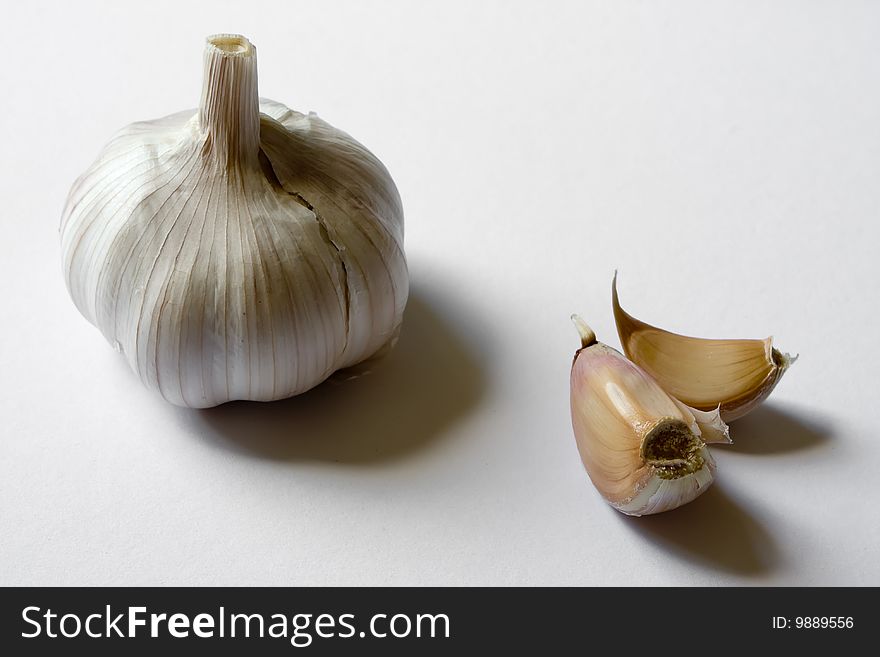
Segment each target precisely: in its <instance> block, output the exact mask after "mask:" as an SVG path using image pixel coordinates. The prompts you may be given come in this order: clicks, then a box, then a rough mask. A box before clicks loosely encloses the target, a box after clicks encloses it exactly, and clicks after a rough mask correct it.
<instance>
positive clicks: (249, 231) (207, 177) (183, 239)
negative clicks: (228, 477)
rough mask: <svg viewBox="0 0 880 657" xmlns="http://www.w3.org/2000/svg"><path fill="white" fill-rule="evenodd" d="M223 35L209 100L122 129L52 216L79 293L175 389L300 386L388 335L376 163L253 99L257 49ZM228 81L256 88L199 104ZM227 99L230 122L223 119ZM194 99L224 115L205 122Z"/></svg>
mask: <svg viewBox="0 0 880 657" xmlns="http://www.w3.org/2000/svg"><path fill="white" fill-rule="evenodd" d="M221 36H222V37H224V38H226V37H234V35H221ZM234 39H242V38H241V37H234ZM234 39H233V41H231V42H229V43H228V44H225V45H224V48H227V49H229V52H227V50H225V49H221V48H219V47H216V46H215V50H214V51H212V50H211V47H212V45H211V44H210V43H209V47H208V51H207V54H206V73H207V72H208V71H209V70H210V71H212V73H211V74H212V75H214V74H216V75H219V73H217V72H218V71H220V72H222V73H223V75H224V76H226V77H222V76H221V78H222V79H221V82H223V81H225V82H223V84H227V83H228V84H231V85H232V86H231V87H228V88H226V87H224V86H223V84H220V83H218V82H217V80H213V79H211V80H208V81H207V82H206V89H207V90H208V91H206V92H205V94H206V96H205V97H207V98H208V102H209V105H210V106H209V110H210V111H205V108H204V107H203V108H202V110H200V111H199V112H196V111H195V110H192V111H189V112H182V113H178V114H175V115H172V116H169V117H165V118H163V119H159V120H157V121H151V122H142V123H136V124H133V125H131V126H129V127H127V128H125V129H123V130H122V131H121V132H120V133H118V134H117V135H116V136H115V137H114V138H113V140H112V141H111V142H110V143H109V144H108V145H107V146H106V147H105V149H104V150H103V151H102V153H101V155H100V156H99V158H98V160H97V161H96V162H95V163H94V164H93V165H92V166H91V167H90V168H89V169H88V170H87V171H86V172H85V173H84V174H83V175H82V176H81V177H80V178H79V179H78V181H77V182H76V183H75V185H74V187H73V189H72V190H71V193H70V195H69V197H68V201H67V205H66V207H65V210H64V214H63V217H62V224H61V242H62V255H63V267H64V274H65V279H66V281H67V285H68V289H69V291H70V294H71V296H72V298H73V300H74V302H75V303H76V305H77V308H79V310H80V312H82V314H83V315H84V316H85V317H86V318H87V319H88V320H89V321H90V322H92V323H93V324H95V325H96V326H97V327H98V328H99V329H100V330H101V331H102V333H103V334H104V335H105V337H106V338H107V340H108V341H110V342H111V344H118V345H119V346H120V349H121V351H122V352H123V353H124V355H125V357H126V359H127V361H128V363H129V364H130V366H131V367H132V369H133V370H134V371H135V372H136V373H137V374H138V376H139V377H140V378H141V380H142V381H143V382H144V383H145V384H146V385H147V386H148V387H150V388H152V389H155V390H157V391H158V392H159V393H160V394H161V395H162V396H163V397H164V398H165V399H167V400H169V401H171V402H172V403H175V404H178V405H182V406H190V407H200V408H202V407H209V406H215V405H217V404H221V403H224V402H226V401H230V400H233V399H251V400H259V401H269V400H274V399H281V398H284V397H289V396H291V395H295V394H298V393H300V392H304V391H305V390H308V389H309V388H311V387H313V386H315V385H317V384H318V383H320V382H321V381H323V380H324V379H326V378H327V377H328V376H330V374H332V373H333V372H334V371H336V370H338V369H341V368H344V367H348V366H351V365H354V364H356V363H358V362H361V361H363V360H366V359H367V358H369V357H371V356H372V355H373V354H374V353H376V352H378V351H380V350H381V349H382V348H383V347H384V346H385V345H386V344H387V343H389V342H390V341H393V338H394V337H395V336H396V335H397V333H398V331H399V327H400V323H401V321H402V315H403V309H404V306H405V304H406V299H407V295H408V275H407V268H406V260H405V257H404V252H403V211H402V207H401V203H400V197H399V195H398V193H397V189H396V187H395V185H394V183H393V181H392V180H391V177H390V175H389V174H388V172H387V170H386V169H385V167H384V166H383V165H382V164H381V162H379V160H378V159H376V158H375V156H373V155H372V154H371V153H370V152H369V151H367V149H366V148H364V147H363V146H361V145H360V144H359V143H358V142H356V141H355V140H354V139H352V138H351V137H349V136H348V135H347V134H345V133H343V132H341V131H339V130H337V129H335V128H333V127H332V126H330V125H329V124H327V123H326V122H324V121H322V120H321V119H319V118H318V117H316V116H314V115H303V114H300V113H298V112H294V111H293V110H290V109H288V108H286V107H284V106H283V105H281V104H279V103H275V102H273V101H268V100H265V99H263V100H260V101H258V100H257V98H256V77H255V76H256V61H255V51H254V50H253V48H252V46H251V47H249V48H248V47H245V46H244V45H241V42H239V41H235V40H234ZM244 41H245V43H246V40H244ZM248 46H249V44H248ZM248 57H250V58H251V59H250V60H249V59H248ZM216 58H221V60H220V63H219V64H218V62H217V61H215V60H216ZM227 58H232V59H229V60H227ZM229 61H231V62H232V63H231V64H230V63H229ZM242 75H243V76H245V77H247V76H253V80H250V79H244V80H241V79H239V78H238V77H236V76H242ZM230 76H231V77H230ZM218 85H219V86H218ZM223 93H226V94H230V93H231V94H232V95H233V96H234V95H235V93H241V94H245V95H246V94H253V99H252V100H253V102H252V103H251V99H250V98H249V97H242V99H241V100H240V101H237V100H236V99H235V98H233V99H232V100H229V99H226V100H224V102H222V103H218V107H219V109H218V110H217V111H214V110H212V109H211V108H214V105H213V104H210V102H211V99H212V98H214V96H212V95H211V94H221V95H222V94H223ZM203 102H205V101H204V98H203ZM256 103H259V105H258V108H259V112H258V113H257V112H256V111H253V112H252V111H251V109H250V108H251V106H252V105H253V106H254V107H256V106H257V105H256ZM229 108H232V109H229ZM242 108H243V109H242ZM239 111H240V112H242V114H243V117H244V118H243V119H242V121H243V122H242V121H239V122H238V123H237V122H236V121H234V120H232V119H228V120H227V119H226V118H223V117H225V114H224V112H239ZM204 116H219V117H221V118H222V119H223V120H222V121H220V120H219V119H218V122H219V123H218V125H216V126H215V127H214V128H213V129H208V128H206V126H204V125H201V124H200V118H201V117H204ZM233 118H234V117H233ZM202 120H204V119H202ZM230 126H231V127H230ZM224 130H232V131H233V132H235V138H234V139H228V140H226V141H224V138H223V137H222V135H224V134H225V133H224ZM248 130H249V131H250V133H251V134H244V135H242V134H238V131H244V132H247V131H248ZM253 144H257V145H258V148H257V150H256V151H254V150H253V149H252V147H251V145H253ZM267 165H268V169H269V170H271V175H268V174H267Z"/></svg>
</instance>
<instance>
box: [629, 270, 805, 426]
mask: <svg viewBox="0 0 880 657" xmlns="http://www.w3.org/2000/svg"><path fill="white" fill-rule="evenodd" d="M612 304H613V307H614V319H615V321H616V323H617V332H618V335H619V336H620V343H621V345H623V351H624V353H625V354H626V355H627V357H628V358H629V359H630V360H632V361H633V362H634V363H636V364H638V365H639V367H641V368H642V369H644V370H645V371H646V372H648V374H650V375H651V376H652V377H653V378H654V379H655V380H656V381H657V382H658V383H659V384H660V385H661V386H662V387H663V389H664V390H666V391H667V392H668V393H669V394H670V395H672V396H673V397H676V398H678V399H680V400H681V401H682V402H684V403H685V404H687V405H688V406H692V407H694V408H696V409H700V410H704V411H711V410H714V409H716V408H719V407H720V409H721V417H722V418H723V419H724V420H725V421H726V422H730V421H732V420H735V419H737V418H739V417H742V416H743V415H745V414H746V413H748V412H749V411H750V410H752V409H753V408H754V407H755V406H757V405H758V404H760V403H761V402H762V401H763V400H764V399H766V398H767V396H768V395H769V394H770V393H771V392H772V391H773V388H775V387H776V384H777V383H779V380H780V379H781V378H782V375H783V374H784V373H785V371H786V370H787V369H788V367H789V366H790V365H791V364H792V363H793V362H794V361H795V360H796V358H792V357H791V356H789V355H788V354H785V353H782V352H780V351H778V350H777V349H774V348H773V344H772V342H773V340H772V338H767V339H766V340H707V339H704V338H691V337H687V336H683V335H678V334H676V333H670V332H669V331H665V330H663V329H660V328H657V327H655V326H651V325H650V324H646V323H645V322H642V321H640V320H638V319H636V318H635V317H633V316H632V315H630V314H628V313H627V312H626V311H624V310H623V308H621V307H620V301H619V299H618V295H617V276H616V275H615V277H614V282H613V283H612Z"/></svg>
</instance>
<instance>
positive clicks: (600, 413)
mask: <svg viewBox="0 0 880 657" xmlns="http://www.w3.org/2000/svg"><path fill="white" fill-rule="evenodd" d="M573 319H574V321H575V324H576V326H577V327H578V331H579V332H580V334H581V345H582V346H581V348H580V349H579V350H578V351H577V352H576V353H575V357H574V362H573V363H572V369H571V418H572V427H573V429H574V434H575V438H576V440H577V445H578V450H579V452H580V455H581V460H582V461H583V464H584V467H585V468H586V470H587V474H588V475H589V477H590V479H591V481H592V482H593V485H594V486H595V487H596V489H597V490H598V491H599V493H600V494H601V495H602V496H603V497H604V498H605V500H606V501H607V502H608V503H609V504H610V505H611V506H612V507H614V508H615V509H617V510H618V511H620V512H622V513H625V514H627V515H633V516H642V515H649V514H653V513H661V512H663V511H669V510H671V509H675V508H677V507H679V506H681V505H682V504H686V503H687V502H690V501H691V500H693V499H695V498H696V497H698V496H699V495H701V494H702V493H703V492H705V490H706V489H707V488H708V487H709V486H710V485H711V484H712V482H713V481H714V473H715V461H714V459H713V458H712V455H711V454H710V453H709V450H708V449H707V448H706V443H705V439H704V437H703V434H702V429H701V427H700V423H698V421H697V418H696V417H695V416H694V414H693V413H692V412H690V410H689V409H688V408H687V407H686V406H685V405H684V404H681V403H680V402H679V401H678V400H676V399H673V398H672V397H670V396H669V395H668V394H667V393H666V392H665V391H664V390H663V389H662V388H661V387H660V386H659V385H658V384H657V382H656V381H654V380H653V379H652V378H651V377H650V376H649V375H648V374H647V373H645V372H644V371H643V370H642V369H640V368H639V367H638V366H637V365H635V364H634V363H631V362H630V361H628V360H627V359H626V358H625V357H624V356H623V355H622V354H621V353H620V352H618V351H616V350H615V349H612V348H611V347H609V346H607V345H605V344H602V343H600V342H597V341H596V338H595V335H594V334H593V332H592V331H591V330H589V327H587V326H586V324H584V323H583V320H581V319H580V318H573ZM718 422H720V420H718ZM715 424H716V425H717V427H716V429H714V431H715V432H716V433H717V432H722V433H726V426H725V427H723V429H722V428H721V425H723V423H721V425H718V423H717V422H716V423H715ZM708 426H711V424H709V425H708ZM713 438H717V435H716V434H713Z"/></svg>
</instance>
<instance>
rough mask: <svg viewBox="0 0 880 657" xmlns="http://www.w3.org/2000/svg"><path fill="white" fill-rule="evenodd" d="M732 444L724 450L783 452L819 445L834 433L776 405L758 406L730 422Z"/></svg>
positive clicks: (744, 452) (757, 452) (749, 452)
mask: <svg viewBox="0 0 880 657" xmlns="http://www.w3.org/2000/svg"><path fill="white" fill-rule="evenodd" d="M730 436H731V438H733V445H731V446H730V447H727V448H725V449H729V450H731V451H733V452H740V453H743V454H780V453H783V452H794V451H797V450H802V449H811V448H814V447H820V446H822V445H823V444H824V443H827V442H828V441H829V440H830V439H831V437H832V435H831V431H830V428H829V427H827V426H825V425H824V424H822V423H819V422H817V421H816V420H813V419H811V420H806V419H804V418H800V417H798V416H797V415H795V414H793V413H790V412H787V411H784V410H781V409H780V408H778V407H775V406H768V405H766V404H765V405H764V406H759V407H758V408H756V409H755V410H753V411H752V412H751V413H749V414H748V415H746V416H745V417H744V418H740V419H739V420H736V421H734V422H732V423H731V424H730Z"/></svg>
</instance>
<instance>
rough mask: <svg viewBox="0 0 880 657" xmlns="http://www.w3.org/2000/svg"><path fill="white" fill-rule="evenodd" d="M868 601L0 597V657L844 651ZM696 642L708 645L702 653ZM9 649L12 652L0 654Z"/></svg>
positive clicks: (405, 592)
mask: <svg viewBox="0 0 880 657" xmlns="http://www.w3.org/2000/svg"><path fill="white" fill-rule="evenodd" d="M875 593H876V589H851V588H850V589H842V588H808V589H807V588H803V589H800V588H799V589H779V588H774V589H759V588H742V589H720V588H702V589H698V588H671V589H664V588H650V589H638V588H627V589H613V588H590V589H566V588H562V589H547V588H530V589H524V588H510V589H466V588H465V589H461V588H458V589H428V588H418V589H416V588H412V589H401V588H397V589H390V588H388V589H366V588H357V589H352V588H333V589H319V588H295V589H292V588H260V589H252V588H241V589H235V588H217V589H211V588H204V589H180V588H159V589H145V588H131V589H122V588H111V589H101V588H20V589H18V588H7V589H2V605H0V628H2V635H0V646H2V648H3V649H4V651H5V654H16V655H18V654H30V653H36V654H55V653H58V654H61V652H62V651H67V650H71V649H76V650H80V649H82V650H84V651H88V652H87V653H86V654H91V655H104V654H106V655H119V654H140V653H141V652H143V653H144V654H148V653H149V654H155V651H156V650H161V651H162V654H163V655H164V654H170V655H173V654H190V653H191V652H192V650H193V649H196V650H199V649H206V650H211V651H212V653H213V654H242V653H243V652H244V653H246V654H278V655H281V654H297V653H303V652H304V653H307V654H317V655H322V654H328V655H329V654H355V653H356V652H363V651H365V650H366V651H367V652H368V653H371V652H373V651H381V652H382V653H383V654H419V655H442V654H451V653H452V652H453V651H457V650H460V649H463V648H464V649H477V648H483V649H487V650H491V651H492V653H493V654H497V652H498V651H507V650H510V651H516V654H523V651H525V653H526V654H527V653H528V652H529V651H533V652H538V651H541V652H542V653H544V654H556V653H563V652H565V653H568V652H571V651H572V650H584V651H592V650H598V649H601V648H603V647H610V646H613V645H615V643H618V642H619V645H620V646H621V649H624V650H626V651H627V652H630V651H632V650H635V649H639V648H643V647H644V648H653V649H662V651H663V654H666V653H668V652H669V651H673V652H674V651H675V650H676V648H675V647H676V646H680V647H681V650H682V652H683V653H684V652H691V651H693V650H695V649H697V648H698V646H699V645H706V646H711V645H717V646H723V647H725V648H732V647H741V648H751V649H754V648H761V649H765V648H766V649H773V648H795V647H803V646H809V647H810V648H812V649H814V650H815V649H821V648H828V649H834V650H839V649H845V648H850V647H851V648H855V647H856V646H857V645H865V639H866V638H868V639H869V638H870V637H872V636H873V633H874V622H875V621H874V615H875V614H876V604H872V599H873V598H874V594H875ZM703 642H707V643H703ZM8 648H12V649H13V652H9V651H8Z"/></svg>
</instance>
